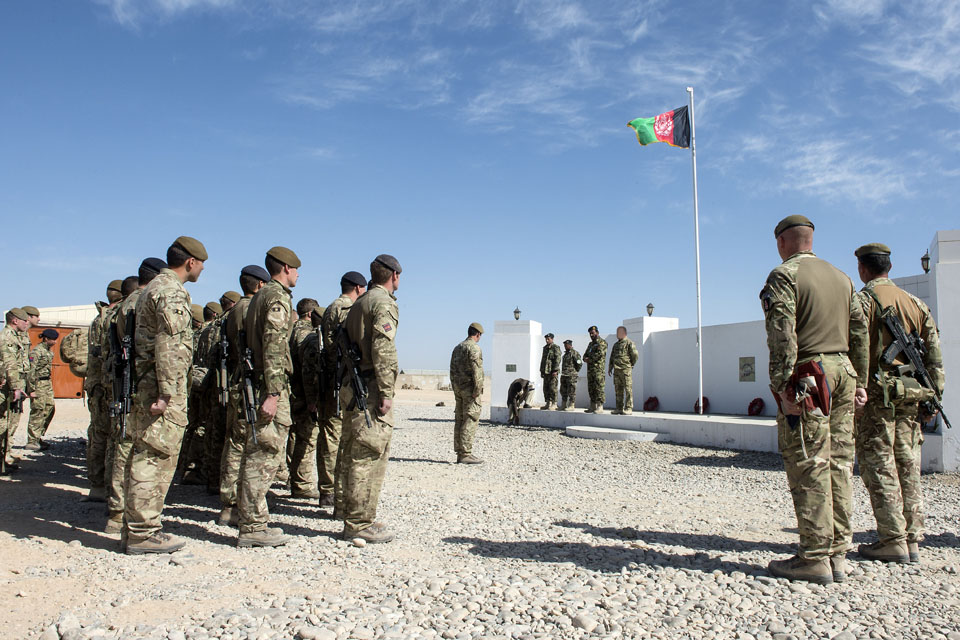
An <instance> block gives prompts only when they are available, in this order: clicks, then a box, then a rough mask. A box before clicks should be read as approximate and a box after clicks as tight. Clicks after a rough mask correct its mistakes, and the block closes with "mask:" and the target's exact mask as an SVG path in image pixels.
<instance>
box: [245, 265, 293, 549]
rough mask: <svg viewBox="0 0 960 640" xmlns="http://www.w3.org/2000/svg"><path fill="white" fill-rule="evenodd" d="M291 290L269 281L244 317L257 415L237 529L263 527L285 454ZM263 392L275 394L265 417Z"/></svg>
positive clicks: (250, 435) (290, 367)
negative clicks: (273, 410) (269, 413)
mask: <svg viewBox="0 0 960 640" xmlns="http://www.w3.org/2000/svg"><path fill="white" fill-rule="evenodd" d="M292 304H293V303H292V300H291V297H290V289H288V288H287V287H286V286H284V285H282V284H281V283H280V282H278V281H277V280H270V282H268V283H267V284H265V285H263V288H262V289H260V291H258V292H257V293H256V294H255V295H254V296H253V298H252V299H251V300H250V307H249V309H248V310H247V316H246V318H245V320H244V329H245V331H246V338H247V346H248V347H250V350H251V351H252V352H253V368H254V371H255V372H256V386H257V389H256V391H257V407H258V416H257V424H256V425H255V426H254V430H256V438H254V432H253V430H248V431H247V433H246V439H245V441H244V448H243V461H242V463H241V466H240V496H239V500H238V501H237V506H238V513H239V520H240V534H241V535H243V534H247V533H255V532H259V531H264V530H266V529H267V524H268V522H269V519H270V512H269V509H268V508H267V491H268V490H269V489H270V485H271V484H272V483H273V480H274V478H275V477H276V475H277V470H278V469H279V468H280V465H281V464H282V463H283V460H284V457H285V456H286V446H287V436H288V434H289V431H290V425H291V424H292V422H293V420H292V418H291V415H290V374H291V373H293V362H292V359H291V357H290V333H291V331H292V330H293V322H294V321H293V317H294V316H293V310H292ZM268 395H274V396H276V397H277V413H276V415H275V416H274V417H273V418H272V419H270V418H266V417H265V416H264V415H263V414H262V412H260V410H259V408H260V407H261V406H262V405H263V402H264V400H266V398H267V396H268Z"/></svg>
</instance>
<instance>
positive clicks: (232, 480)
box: [220, 386, 248, 507]
mask: <svg viewBox="0 0 960 640" xmlns="http://www.w3.org/2000/svg"><path fill="white" fill-rule="evenodd" d="M242 402H243V400H242V396H241V393H240V388H239V387H238V386H233V387H231V388H230V404H229V405H228V406H227V428H226V438H225V439H224V443H223V453H222V454H221V455H220V504H221V505H222V506H224V507H235V506H236V505H237V494H238V493H239V492H240V465H241V464H242V462H243V445H244V442H246V432H247V431H248V427H247V422H246V420H243V419H241V418H240V415H241V412H242V408H241V405H242Z"/></svg>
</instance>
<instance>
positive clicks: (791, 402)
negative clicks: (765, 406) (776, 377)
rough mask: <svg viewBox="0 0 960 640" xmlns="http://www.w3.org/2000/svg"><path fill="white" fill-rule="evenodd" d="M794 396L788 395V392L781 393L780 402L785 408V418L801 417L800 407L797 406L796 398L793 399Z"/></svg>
mask: <svg viewBox="0 0 960 640" xmlns="http://www.w3.org/2000/svg"><path fill="white" fill-rule="evenodd" d="M792 395H793V394H790V393H787V392H786V391H781V392H780V400H781V404H782V407H783V415H785V416H798V415H800V405H799V404H797V402H796V398H795V397H792Z"/></svg>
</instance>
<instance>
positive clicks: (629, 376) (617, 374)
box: [613, 369, 633, 411]
mask: <svg viewBox="0 0 960 640" xmlns="http://www.w3.org/2000/svg"><path fill="white" fill-rule="evenodd" d="M613 394H614V397H615V398H616V400H617V411H633V371H631V370H630V369H614V370H613Z"/></svg>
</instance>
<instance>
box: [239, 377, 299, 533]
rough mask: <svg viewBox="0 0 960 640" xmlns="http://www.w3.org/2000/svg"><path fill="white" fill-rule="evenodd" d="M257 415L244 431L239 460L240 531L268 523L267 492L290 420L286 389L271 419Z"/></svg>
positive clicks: (282, 456) (260, 528)
mask: <svg viewBox="0 0 960 640" xmlns="http://www.w3.org/2000/svg"><path fill="white" fill-rule="evenodd" d="M258 418H259V419H258V420H257V424H256V427H254V429H247V430H246V438H245V439H244V446H243V460H242V461H241V463H240V494H239V496H238V499H237V514H238V516H239V519H240V533H253V532H256V531H264V530H265V529H266V528H267V524H268V523H269V522H270V510H269V508H268V507H267V491H269V490H270V485H271V484H273V480H274V478H276V476H277V470H278V469H279V468H280V465H281V464H283V462H284V459H285V457H286V442H287V438H288V437H289V435H290V422H291V420H290V393H289V391H287V390H284V391H283V392H281V393H280V397H279V398H278V400H277V414H276V415H275V416H274V417H273V419H272V420H267V419H266V418H264V417H263V415H262V414H260V415H259V416H258ZM254 431H256V438H254Z"/></svg>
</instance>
